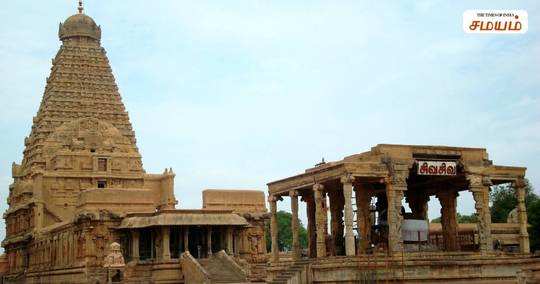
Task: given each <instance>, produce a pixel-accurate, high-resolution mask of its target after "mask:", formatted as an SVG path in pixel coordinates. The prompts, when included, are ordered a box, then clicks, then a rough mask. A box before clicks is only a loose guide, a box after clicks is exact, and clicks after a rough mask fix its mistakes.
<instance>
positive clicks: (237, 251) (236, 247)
mask: <svg viewBox="0 0 540 284" xmlns="http://www.w3.org/2000/svg"><path fill="white" fill-rule="evenodd" d="M240 242H241V236H240V232H238V231H237V232H236V234H234V256H240ZM264 250H265V251H266V245H264ZM257 253H258V252H257Z"/></svg>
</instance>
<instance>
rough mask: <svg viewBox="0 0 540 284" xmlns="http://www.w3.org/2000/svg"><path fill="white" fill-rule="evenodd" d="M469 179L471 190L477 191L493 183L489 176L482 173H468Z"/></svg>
mask: <svg viewBox="0 0 540 284" xmlns="http://www.w3.org/2000/svg"><path fill="white" fill-rule="evenodd" d="M467 180H468V181H469V188H470V190H471V191H477V190H479V189H480V188H483V187H489V186H492V185H493V183H492V182H491V179H490V178H489V177H485V176H483V175H481V174H467Z"/></svg>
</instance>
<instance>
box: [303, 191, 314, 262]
mask: <svg viewBox="0 0 540 284" xmlns="http://www.w3.org/2000/svg"><path fill="white" fill-rule="evenodd" d="M302 198H303V199H304V200H305V201H306V211H307V212H306V215H307V219H308V223H307V235H308V256H309V257H310V258H315V257H317V227H316V226H315V199H314V197H313V193H307V194H305V195H303V196H302Z"/></svg>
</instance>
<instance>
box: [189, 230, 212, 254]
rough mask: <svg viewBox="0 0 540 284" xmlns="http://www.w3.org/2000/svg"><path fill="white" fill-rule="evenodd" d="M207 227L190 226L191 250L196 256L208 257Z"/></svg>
mask: <svg viewBox="0 0 540 284" xmlns="http://www.w3.org/2000/svg"><path fill="white" fill-rule="evenodd" d="M206 231H207V229H206V228H204V227H201V226H196V227H189V233H188V234H189V237H188V238H189V252H190V253H191V255H192V256H193V257H195V258H206V257H208V254H207V251H208V249H207V246H206V234H207V232H206Z"/></svg>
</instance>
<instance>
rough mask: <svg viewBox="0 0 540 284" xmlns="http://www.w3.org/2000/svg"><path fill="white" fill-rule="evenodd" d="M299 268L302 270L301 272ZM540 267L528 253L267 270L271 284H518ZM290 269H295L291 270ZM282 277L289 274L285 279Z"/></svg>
mask: <svg viewBox="0 0 540 284" xmlns="http://www.w3.org/2000/svg"><path fill="white" fill-rule="evenodd" d="M299 264H300V266H301V267H302V268H301V269H298V267H299ZM534 264H540V258H533V257H531V256H530V255H529V254H508V253H505V254H496V253H493V254H489V255H481V254H479V253H462V252H454V253H426V252H422V253H404V254H402V255H395V256H393V257H390V256H386V255H384V254H379V255H360V256H355V257H327V258H324V259H310V260H305V259H304V260H301V261H296V262H295V261H280V262H279V263H274V264H271V265H270V267H269V268H268V270H267V275H268V278H267V280H268V282H269V283H276V284H278V283H288V284H294V283H375V282H377V281H389V282H400V283H517V281H518V274H519V272H520V271H521V270H522V269H523V268H524V267H528V266H531V265H534ZM291 267H296V269H295V270H294V271H290V270H291ZM280 275H290V276H291V277H290V280H288V281H287V280H285V279H283V277H280Z"/></svg>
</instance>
